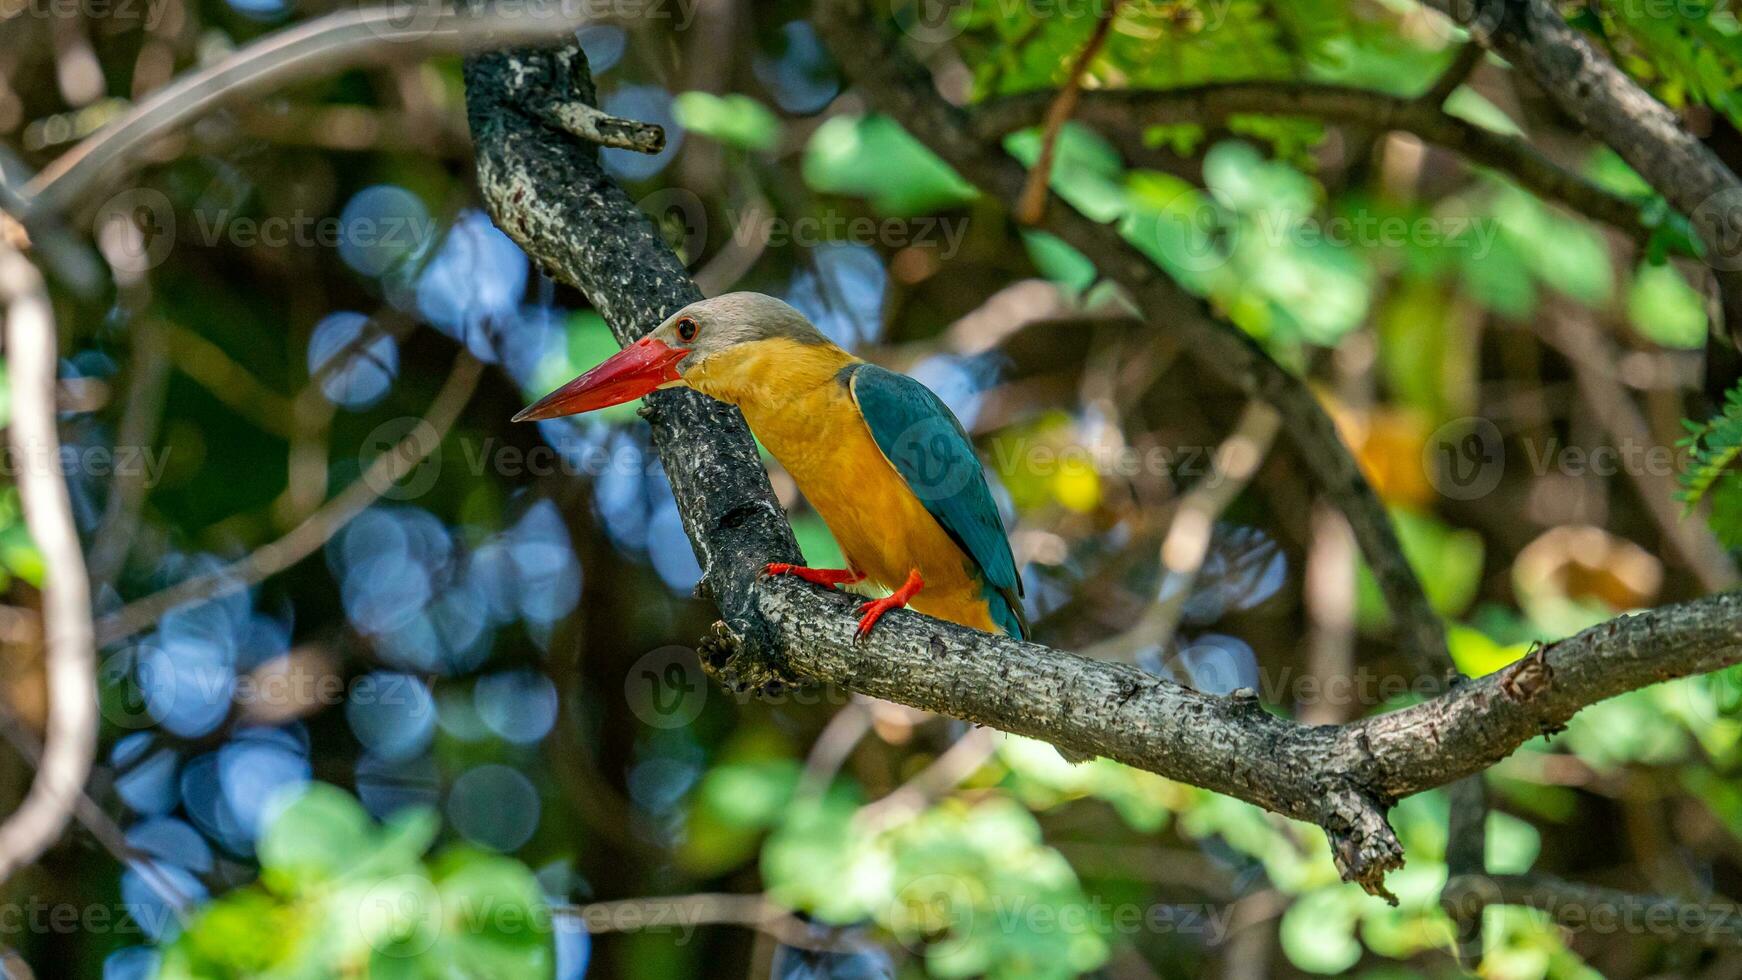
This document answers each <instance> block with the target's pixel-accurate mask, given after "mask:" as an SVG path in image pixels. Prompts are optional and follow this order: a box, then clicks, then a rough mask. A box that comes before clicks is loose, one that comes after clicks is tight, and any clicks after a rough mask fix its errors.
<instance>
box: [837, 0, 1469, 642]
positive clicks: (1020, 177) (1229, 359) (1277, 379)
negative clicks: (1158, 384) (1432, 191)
mask: <svg viewBox="0 0 1742 980" xmlns="http://www.w3.org/2000/svg"><path fill="white" fill-rule="evenodd" d="M862 7H863V3H862V0H827V2H823V3H820V4H819V5H818V6H817V8H816V12H815V14H814V15H813V17H814V20H815V22H816V23H817V25H818V27H819V32H820V33H821V34H822V35H823V38H824V41H825V42H826V43H827V44H828V45H829V47H830V49H831V50H832V52H833V53H834V55H835V60H836V61H837V62H839V63H840V64H841V66H842V67H843V69H844V70H845V71H846V74H847V75H848V76H849V77H850V78H852V79H853V80H854V81H855V82H856V83H857V84H858V85H859V87H860V88H861V89H862V90H863V91H864V93H865V94H866V96H867V97H868V98H869V99H870V101H871V102H872V104H873V105H874V106H876V107H877V108H878V109H880V110H881V111H883V112H886V113H888V114H889V115H890V116H892V117H893V118H895V119H896V120H897V121H898V122H900V123H901V124H902V126H903V128H905V129H906V130H907V131H908V132H910V133H912V134H913V135H914V136H915V137H916V138H918V139H919V140H920V141H921V142H923V143H925V144H926V145H927V146H928V147H930V149H931V150H932V152H934V153H936V154H938V155H939V156H940V157H942V158H943V160H944V161H945V162H946V163H948V164H950V165H951V166H952V167H954V168H955V169H956V171H957V172H958V173H960V174H961V175H962V176H963V177H965V178H966V179H967V180H968V181H969V182H971V183H973V184H975V185H977V186H978V187H979V188H980V189H981V190H982V191H983V192H985V193H986V195H987V196H988V197H990V198H991V199H993V200H1003V201H1013V200H1015V199H1016V196H1017V194H1019V193H1020V192H1021V189H1022V186H1023V184H1024V183H1025V182H1026V179H1027V178H1026V172H1025V171H1024V169H1023V167H1022V166H1021V165H1020V164H1018V163H1016V162H1015V161H1014V160H1011V159H1010V158H1009V157H1007V156H1005V155H1004V154H1003V153H1002V152H1000V151H999V150H998V149H997V148H996V141H991V140H988V139H987V138H986V136H985V134H983V133H982V134H976V133H975V132H974V131H973V130H972V123H971V120H970V118H969V117H968V116H966V115H965V114H964V113H963V112H962V111H961V110H959V109H957V108H956V107H955V106H953V105H951V104H950V103H948V102H946V101H945V100H944V99H943V98H942V97H941V96H939V95H938V93H937V91H936V89H935V88H934V86H933V85H932V81H931V77H930V73H929V72H927V71H926V69H925V68H924V66H922V65H920V64H918V63H917V62H916V61H914V59H913V58H912V57H910V56H909V55H908V54H907V53H906V52H905V51H904V50H902V49H901V48H900V47H898V46H897V45H896V44H895V43H894V42H893V41H892V40H891V39H890V38H889V37H887V36H886V35H885V33H884V32H882V31H879V30H877V29H876V27H875V26H874V25H872V24H871V23H870V22H868V21H867V20H866V19H865V18H864V17H862V16H861V15H860V14H861V11H862ZM1088 105H1089V101H1088V99H1087V98H1086V97H1085V99H1084V102H1083V108H1084V109H1087V107H1088ZM1052 200H1053V201H1054V205H1053V206H1051V207H1049V208H1048V210H1047V220H1046V228H1047V230H1049V231H1051V232H1052V233H1053V234H1054V235H1057V236H1058V237H1059V238H1061V239H1062V240H1064V241H1065V242H1066V243H1067V244H1069V245H1071V246H1072V247H1074V248H1076V249H1077V251H1079V252H1082V253H1083V254H1084V255H1085V256H1087V257H1088V258H1089V260H1090V261H1091V262H1093V263H1094V265H1095V267H1096V269H1097V270H1099V272H1100V273H1101V274H1102V275H1104V276H1106V277H1107V278H1108V279H1110V280H1112V281H1113V282H1115V283H1117V284H1118V285H1119V286H1120V287H1122V288H1123V289H1124V290H1125V291H1126V292H1127V293H1128V294H1129V295H1130V296H1131V298H1132V300H1133V301H1134V302H1135V303H1136V305H1137V307H1138V309H1140V310H1141V311H1142V312H1143V314H1144V316H1145V317H1146V318H1147V319H1148V320H1149V321H1150V322H1151V323H1155V324H1163V323H1165V324H1168V325H1169V327H1170V328H1171V329H1172V331H1173V332H1174V333H1175V335H1176V336H1178V338H1179V340H1180V341H1181V343H1182V344H1183V345H1184V346H1185V347H1186V348H1187V349H1188V350H1189V351H1190V352H1191V354H1192V355H1193V356H1194V358H1195V359H1196V360H1197V361H1198V362H1199V363H1201V364H1202V365H1203V366H1204V367H1206V368H1207V369H1209V370H1210V371H1212V372H1214V373H1215V374H1217V375H1218V376H1220V377H1221V378H1222V379H1223V380H1224V381H1226V382H1227V383H1228V384H1230V385H1232V386H1234V387H1235V388H1237V389H1238V390H1239V391H1241V392H1242V393H1243V394H1245V395H1246V396H1247V397H1249V398H1257V399H1260V400H1262V401H1265V402H1268V403H1269V404H1270V405H1271V406H1272V407H1273V408H1275V409H1276V410H1277V411H1278V412H1279V413H1280V414H1281V416H1282V426H1283V432H1285V433H1286V434H1287V435H1288V437H1289V441H1290V442H1292V443H1293V444H1294V445H1295V447H1296V449H1297V450H1298V452H1299V458H1300V460H1301V462H1302V463H1303V464H1304V465H1305V466H1306V467H1307V469H1308V471H1309V472H1310V473H1311V474H1312V476H1313V478H1314V480H1315V482H1316V483H1317V485H1318V487H1319V489H1320V491H1321V492H1322V493H1324V495H1325V496H1326V497H1327V498H1328V499H1330V500H1331V501H1332V502H1333V503H1335V504H1336V506H1337V508H1338V509H1339V510H1341V511H1342V512H1343V515H1344V516H1345V517H1347V518H1348V520H1349V526H1350V527H1351V528H1353V529H1354V531H1355V539H1356V540H1357V541H1358V542H1359V543H1360V545H1361V553H1362V555H1364V556H1365V557H1366V559H1367V564H1368V567H1370V568H1371V569H1372V570H1373V575H1374V579H1375V581H1376V582H1377V583H1378V586H1379V591H1380V593H1381V594H1382V595H1383V596H1384V597H1385V600H1386V605H1387V606H1388V607H1389V608H1390V610H1391V613H1392V616H1393V618H1394V619H1395V621H1396V622H1397V625H1398V630H1399V632H1400V633H1401V634H1402V636H1403V638H1404V643H1403V647H1404V650H1405V652H1406V653H1407V654H1408V655H1409V657H1410V659H1411V661H1412V662H1413V663H1414V664H1415V665H1416V668H1417V670H1418V671H1419V672H1420V673H1421V674H1423V675H1425V676H1449V675H1452V674H1455V673H1456V671H1455V668H1454V667H1453V665H1452V662H1451V657H1450V656H1449V655H1448V654H1447V652H1446V640H1445V632H1444V629H1443V627H1442V626H1441V624H1440V619H1439V615H1438V614H1437V613H1436V612H1434V610H1433V607H1432V606H1431V605H1430V604H1429V602H1428V600H1427V595H1426V593H1425V592H1423V590H1422V587H1421V583H1420V582H1419V581H1417V579H1416V576H1415V572H1414V570H1412V569H1411V568H1410V567H1409V562H1408V561H1407V560H1406V559H1405V558H1404V555H1403V549H1402V547H1401V546H1400V545H1399V544H1398V540H1397V533H1396V531H1395V529H1394V528H1393V527H1392V526H1391V518H1390V515H1389V514H1388V513H1387V512H1386V510H1385V505H1384V504H1383V503H1382V502H1381V501H1380V499H1379V496H1378V495H1377V494H1376V493H1374V492H1373V488H1372V486H1371V485H1369V484H1368V482H1367V479H1366V477H1365V476H1364V475H1363V474H1362V472H1361V469H1360V467H1359V466H1358V465H1357V464H1356V462H1355V458H1354V456H1353V455H1352V454H1351V453H1350V452H1349V449H1348V447H1347V446H1345V445H1344V444H1343V441H1342V438H1341V436H1339V435H1338V433H1337V430H1336V426H1335V425H1334V424H1333V423H1332V422H1331V419H1330V416H1329V415H1328V414H1327V413H1326V412H1325V409H1324V406H1322V405H1321V404H1320V403H1319V400H1318V398H1317V396H1315V395H1314V394H1313V392H1312V391H1311V389H1309V388H1308V387H1307V385H1306V383H1305V382H1304V381H1302V380H1301V379H1300V378H1299V377H1297V376H1295V375H1293V374H1291V373H1289V372H1288V371H1287V370H1285V369H1284V368H1282V366H1281V365H1279V364H1277V363H1276V362H1275V361H1273V360H1271V358H1270V356H1269V355H1268V354H1267V353H1265V351H1264V349H1263V348H1262V347H1260V346H1259V345H1258V343H1257V342H1256V341H1255V340H1253V339H1252V337H1251V336H1250V335H1248V334H1247V333H1246V332H1245V331H1243V330H1241V329H1240V328H1239V327H1237V326H1235V325H1233V324H1231V323H1229V322H1227V321H1226V320H1223V319H1220V318H1219V317H1218V316H1217V315H1216V314H1215V312H1214V311H1212V310H1211V309H1210V308H1209V306H1208V305H1207V304H1206V303H1205V302H1204V301H1203V300H1202V299H1200V298H1198V297H1196V296H1193V295H1191V294H1189V293H1187V292H1185V291H1184V290H1182V289H1180V288H1179V287H1178V286H1177V285H1175V284H1174V283H1172V282H1170V281H1169V280H1167V279H1166V278H1164V277H1163V276H1162V275H1161V274H1160V273H1159V272H1158V271H1157V270H1156V267H1155V263H1154V262H1153V261H1151V260H1150V259H1149V257H1148V256H1146V255H1144V254H1143V253H1142V252H1140V251H1138V250H1137V249H1136V248H1135V247H1133V246H1132V245H1131V244H1130V243H1128V242H1126V241H1125V240H1124V239H1123V238H1121V237H1120V235H1119V234H1118V232H1117V231H1116V230H1115V229H1113V228H1111V227H1109V226H1107V225H1103V224H1101V223H1100V222H1098V221H1094V220H1091V219H1090V218H1088V217H1086V216H1085V215H1083V214H1081V213H1079V212H1077V211H1075V210H1073V209H1072V208H1070V207H1069V206H1068V205H1065V204H1064V203H1063V202H1059V201H1057V198H1056V196H1055V197H1054V198H1052Z"/></svg>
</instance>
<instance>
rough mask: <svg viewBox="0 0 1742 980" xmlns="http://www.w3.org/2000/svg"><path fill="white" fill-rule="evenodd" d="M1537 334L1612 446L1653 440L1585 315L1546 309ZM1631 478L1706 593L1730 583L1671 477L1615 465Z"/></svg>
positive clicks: (1610, 349) (1728, 570)
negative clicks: (1561, 361)
mask: <svg viewBox="0 0 1742 980" xmlns="http://www.w3.org/2000/svg"><path fill="white" fill-rule="evenodd" d="M1544 319H1546V320H1547V323H1546V324H1545V325H1542V326H1541V328H1540V330H1539V332H1540V333H1541V335H1542V337H1543V339H1544V340H1545V341H1547V342H1548V343H1549V344H1550V345H1551V346H1553V347H1554V348H1555V349H1556V350H1557V351H1559V352H1560V353H1561V356H1563V357H1565V358H1566V359H1567V362H1568V363H1569V364H1571V365H1572V368H1573V379H1574V381H1575V382H1577V384H1578V388H1579V397H1580V400H1581V401H1583V402H1584V403H1585V408H1586V409H1588V410H1589V411H1590V412H1591V414H1592V415H1593V416H1594V417H1595V418H1596V419H1597V422H1598V424H1600V425H1601V426H1602V427H1603V429H1604V431H1606V432H1607V433H1608V434H1609V439H1610V441H1611V442H1612V443H1614V445H1615V446H1616V447H1617V448H1620V449H1625V448H1626V447H1628V446H1651V445H1653V444H1656V443H1657V440H1655V439H1654V438H1653V437H1652V433H1651V426H1650V425H1649V424H1647V423H1646V421H1645V416H1644V415H1643V414H1641V412H1640V411H1639V407H1638V406H1636V405H1635V404H1634V403H1633V399H1632V397H1631V396H1630V395H1628V393H1627V389H1626V387H1625V386H1624V385H1622V383H1621V381H1620V379H1619V378H1617V377H1616V376H1615V345H1614V344H1613V343H1611V342H1610V341H1609V338H1608V337H1606V336H1604V335H1603V333H1602V332H1601V331H1600V330H1598V329H1597V327H1596V326H1595V325H1594V324H1592V323H1591V322H1590V319H1589V314H1587V313H1585V312H1584V311H1582V310H1573V309H1570V308H1566V307H1565V306H1562V307H1560V308H1556V309H1550V310H1549V311H1547V316H1546V317H1544ZM1621 469H1622V470H1623V471H1625V472H1626V474H1627V478H1628V479H1629V480H1630V481H1632V483H1633V489H1634V491H1635V492H1636V493H1638V495H1639V502H1640V503H1641V504H1642V505H1644V507H1645V511H1646V513H1648V514H1650V515H1651V520H1652V523H1654V524H1656V525H1657V529H1658V533H1660V534H1662V535H1663V540H1664V541H1665V542H1667V543H1668V544H1669V546H1670V547H1671V548H1672V549H1674V550H1675V552H1676V554H1678V555H1679V556H1680V557H1681V560H1682V563H1683V564H1684V565H1686V566H1687V568H1688V570H1689V571H1691V572H1693V573H1694V576H1695V577H1696V578H1698V579H1699V580H1700V585H1701V586H1702V587H1704V588H1705V589H1707V590H1708V591H1713V592H1716V591H1718V590H1719V589H1728V588H1731V587H1733V586H1734V585H1736V581H1737V579H1736V564H1735V562H1733V561H1731V560H1730V555H1729V553H1728V552H1726V551H1725V550H1724V546H1723V545H1721V544H1719V543H1718V539H1717V538H1716V537H1715V536H1713V534H1712V532H1711V530H1710V529H1708V528H1707V527H1706V525H1705V522H1704V521H1690V520H1688V519H1687V518H1686V517H1685V516H1684V515H1683V514H1682V512H1681V507H1680V505H1678V504H1677V503H1676V492H1677V489H1678V488H1677V487H1676V484H1675V478H1674V477H1673V476H1671V475H1670V474H1669V473H1668V472H1659V471H1657V470H1655V469H1653V467H1651V466H1650V465H1648V464H1647V463H1646V462H1644V461H1641V462H1637V463H1635V462H1629V463H1628V464H1627V465H1624V466H1622V467H1621Z"/></svg>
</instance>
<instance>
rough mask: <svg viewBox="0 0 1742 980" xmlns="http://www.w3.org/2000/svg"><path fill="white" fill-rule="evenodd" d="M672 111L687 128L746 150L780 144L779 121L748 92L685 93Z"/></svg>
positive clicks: (772, 147)
mask: <svg viewBox="0 0 1742 980" xmlns="http://www.w3.org/2000/svg"><path fill="white" fill-rule="evenodd" d="M672 111H673V112H674V113H675V114H676V116H677V121H678V122H680V123H682V124H683V127H684V128H685V129H688V130H691V131H693V132H697V133H700V134H702V135H703V136H708V137H711V138H713V139H716V140H719V141H720V142H722V143H729V144H731V145H733V146H739V147H743V148H744V149H747V150H772V149H774V148H775V147H776V146H778V145H779V144H780V120H779V119H778V118H777V117H776V116H775V115H774V113H772V112H770V111H769V110H768V107H767V106H765V105H763V104H762V103H760V102H758V101H756V100H755V99H752V98H750V97H749V96H747V95H726V96H718V95H713V94H710V93H708V92H684V93H683V94H681V95H679V96H678V97H677V98H676V99H674V100H673V101H672Z"/></svg>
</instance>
